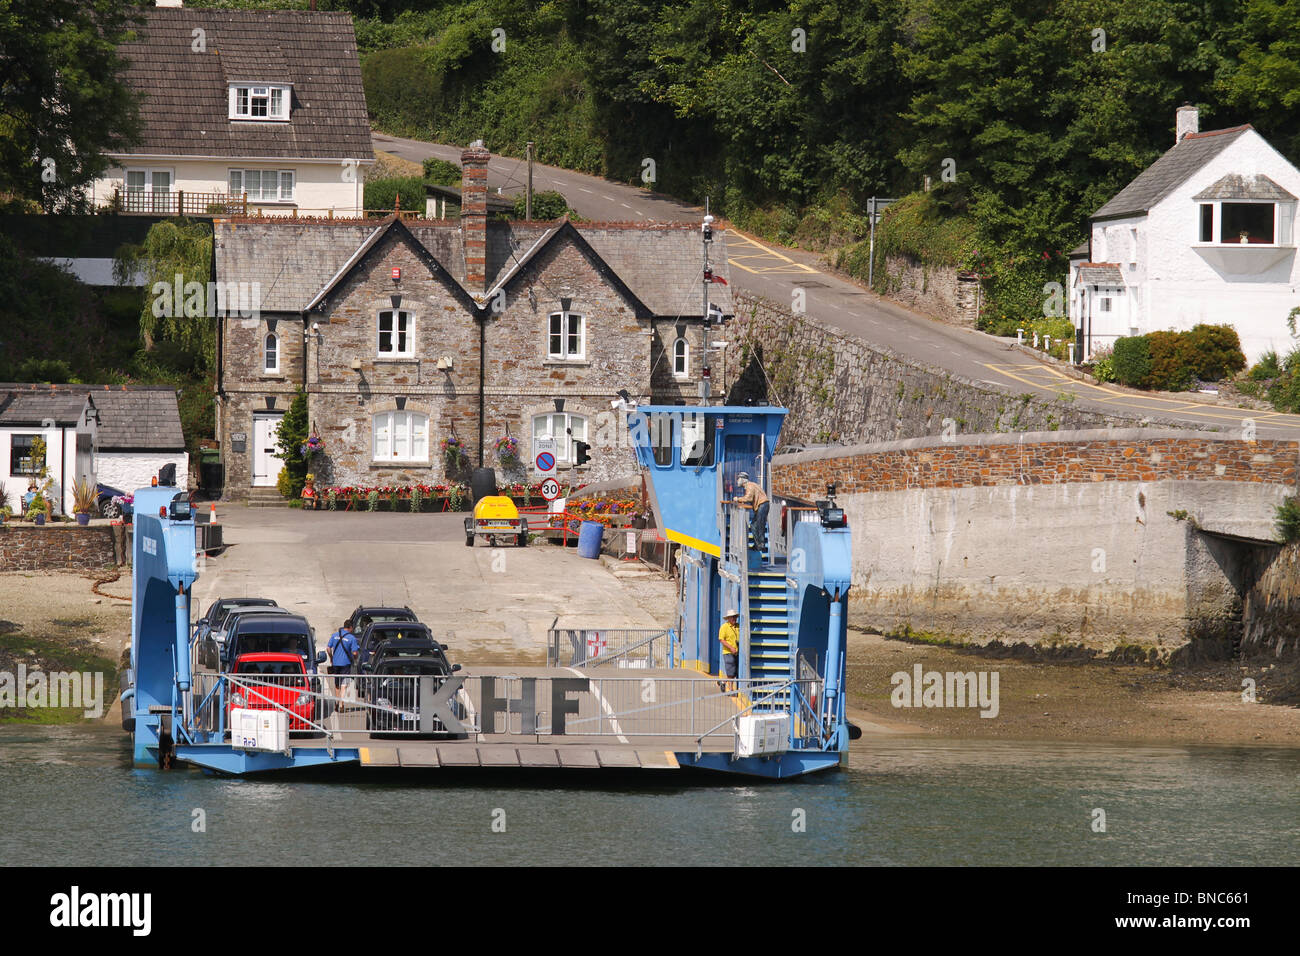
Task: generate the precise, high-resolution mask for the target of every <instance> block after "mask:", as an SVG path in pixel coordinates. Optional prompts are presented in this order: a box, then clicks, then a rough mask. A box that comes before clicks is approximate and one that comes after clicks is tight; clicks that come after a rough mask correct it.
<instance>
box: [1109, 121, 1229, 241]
mask: <svg viewBox="0 0 1300 956" xmlns="http://www.w3.org/2000/svg"><path fill="white" fill-rule="evenodd" d="M1251 128H1252V127H1251V126H1250V125H1249V124H1247V125H1246V126H1234V127H1232V128H1231V129H1220V130H1211V131H1208V132H1205V133H1189V134H1188V135H1187V136H1184V137H1183V138H1182V139H1181V140H1180V141H1179V142H1178V144H1177V145H1175V146H1174V147H1172V148H1171V149H1169V150H1167V151H1166V152H1165V154H1164V155H1163V156H1161V157H1160V158H1159V159H1157V160H1156V161H1155V162H1154V163H1152V164H1151V165H1150V166H1148V167H1147V168H1146V169H1145V170H1143V171H1142V173H1141V174H1140V175H1139V176H1138V177H1137V178H1136V179H1134V180H1133V181H1132V182H1131V183H1129V184H1128V185H1127V186H1125V187H1124V188H1123V189H1121V190H1120V191H1119V192H1118V193H1116V194H1115V196H1114V197H1113V198H1112V199H1111V200H1110V202H1108V203H1106V204H1105V205H1104V206H1102V207H1101V208H1100V209H1098V210H1097V211H1096V212H1094V213H1093V214H1092V218H1093V219H1117V218H1120V217H1122V216H1134V215H1138V214H1141V213H1144V212H1147V211H1148V210H1150V209H1151V207H1152V206H1154V205H1155V204H1156V203H1158V202H1160V200H1162V199H1164V198H1165V197H1166V196H1168V195H1169V194H1170V193H1171V192H1173V191H1174V190H1175V189H1177V188H1178V187H1179V186H1181V185H1182V184H1183V183H1184V182H1186V181H1187V180H1188V178H1189V177H1191V176H1192V175H1193V174H1195V173H1196V172H1197V171H1198V170H1200V169H1201V168H1202V167H1203V166H1204V165H1205V164H1206V163H1208V162H1209V161H1210V160H1212V159H1214V157H1216V156H1218V155H1219V154H1220V153H1222V152H1223V151H1224V150H1225V149H1227V148H1228V147H1229V146H1231V145H1232V144H1233V143H1235V142H1236V141H1237V140H1238V139H1240V138H1241V137H1242V136H1243V135H1244V134H1245V133H1246V132H1247V131H1248V130H1250V129H1251Z"/></svg>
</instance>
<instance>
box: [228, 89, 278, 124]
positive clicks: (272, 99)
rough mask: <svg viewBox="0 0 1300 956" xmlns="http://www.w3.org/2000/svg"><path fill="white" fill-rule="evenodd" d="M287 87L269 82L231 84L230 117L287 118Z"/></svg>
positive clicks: (246, 118)
mask: <svg viewBox="0 0 1300 956" xmlns="http://www.w3.org/2000/svg"><path fill="white" fill-rule="evenodd" d="M289 98H290V97H289V87H287V86H271V85H269V84H255V83H249V84H243V83H241V84H232V85H231V87H230V115H229V118H230V119H232V120H233V119H238V120H287V119H288V118H289Z"/></svg>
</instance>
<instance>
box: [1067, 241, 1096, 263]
mask: <svg viewBox="0 0 1300 956" xmlns="http://www.w3.org/2000/svg"><path fill="white" fill-rule="evenodd" d="M1091 249H1092V243H1091V242H1089V241H1088V240H1087V239H1085V240H1083V242H1081V243H1079V244H1078V245H1077V246H1075V247H1074V248H1073V249H1071V250H1070V255H1069V256H1068V257H1067V258H1070V259H1079V258H1083V259H1086V258H1087V257H1088V253H1089V251H1090V250H1091Z"/></svg>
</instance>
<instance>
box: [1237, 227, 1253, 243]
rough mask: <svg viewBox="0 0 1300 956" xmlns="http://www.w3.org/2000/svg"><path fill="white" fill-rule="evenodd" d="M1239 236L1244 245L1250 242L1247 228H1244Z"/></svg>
mask: <svg viewBox="0 0 1300 956" xmlns="http://www.w3.org/2000/svg"><path fill="white" fill-rule="evenodd" d="M1237 238H1238V239H1239V240H1240V241H1241V244H1242V245H1243V246H1244V245H1245V244H1246V243H1248V242H1250V233H1248V232H1246V230H1244V229H1243V230H1242V231H1241V232H1240V233H1238V234H1237Z"/></svg>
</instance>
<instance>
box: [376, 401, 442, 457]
mask: <svg viewBox="0 0 1300 956" xmlns="http://www.w3.org/2000/svg"><path fill="white" fill-rule="evenodd" d="M374 434H375V461H428V460H429V416H428V415H421V414H420V413H419V412H381V413H380V414H378V415H376V416H375V423H374Z"/></svg>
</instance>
